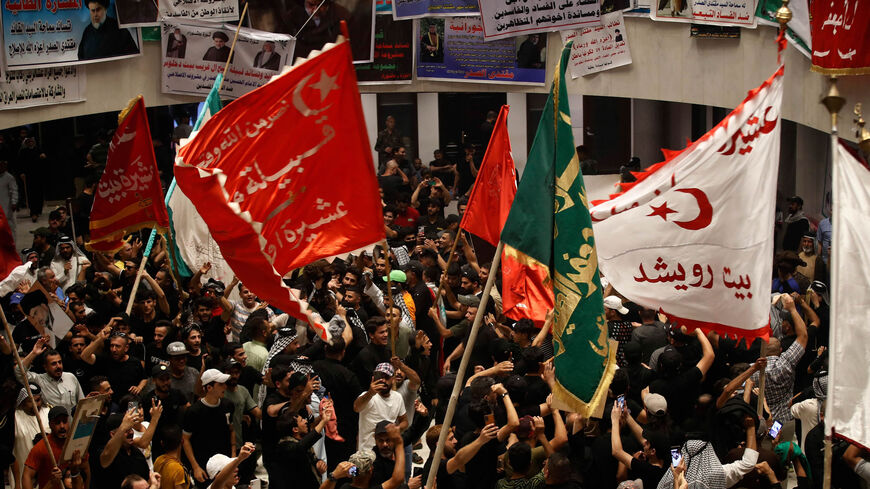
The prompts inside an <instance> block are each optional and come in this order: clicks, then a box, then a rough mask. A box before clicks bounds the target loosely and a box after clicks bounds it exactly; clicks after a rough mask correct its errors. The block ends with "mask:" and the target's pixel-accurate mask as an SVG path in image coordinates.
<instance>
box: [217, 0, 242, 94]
mask: <svg viewBox="0 0 870 489" xmlns="http://www.w3.org/2000/svg"><path fill="white" fill-rule="evenodd" d="M247 13H248V2H245V8H243V9H242V15H240V16H239V25H237V26H236V35H235V36H233V43H232V45H230V55H229V56H228V57H227V62H226V64H225V65H224V71H223V75H222V76H221V84H220V85H218V92H220V91H221V88H222V87H223V86H224V80H226V79H227V70H229V69H230V63H231V62H232V61H233V51H235V50H236V41H238V40H239V31H241V30H242V22H244V21H245V14H247Z"/></svg>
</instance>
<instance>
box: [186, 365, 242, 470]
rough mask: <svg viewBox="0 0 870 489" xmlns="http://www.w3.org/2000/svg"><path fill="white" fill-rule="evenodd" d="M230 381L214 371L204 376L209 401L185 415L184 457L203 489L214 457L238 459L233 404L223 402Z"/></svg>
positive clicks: (203, 382)
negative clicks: (225, 456)
mask: <svg viewBox="0 0 870 489" xmlns="http://www.w3.org/2000/svg"><path fill="white" fill-rule="evenodd" d="M229 378H230V376H229V375H227V374H224V373H221V372H220V371H219V370H217V369H213V368H212V369H208V370H206V371H205V372H203V373H202V388H203V390H204V391H205V397H203V398H202V399H200V400H199V401H197V402H195V403H194V404H193V405H192V406H190V407H189V408H188V409H187V412H186V413H185V414H184V433H183V446H184V454H185V456H187V460H188V461H189V462H190V465H191V468H192V469H193V478H194V479H196V481H197V483H198V486H201V487H206V486H207V484H205V483H206V480H207V478H208V475H207V474H206V472H205V466H206V464H207V463H208V459H209V458H210V457H211V456H212V455H214V454H216V453H221V454H224V455H227V456H229V457H235V456H236V436H235V432H233V428H232V425H231V424H230V419H231V417H232V414H233V403H231V402H230V401H228V400H226V399H224V398H223V397H224V392H226V390H227V385H226V381H227V380H229Z"/></svg>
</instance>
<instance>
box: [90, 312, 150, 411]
mask: <svg viewBox="0 0 870 489" xmlns="http://www.w3.org/2000/svg"><path fill="white" fill-rule="evenodd" d="M115 321H116V318H112V321H110V322H109V325H108V326H106V327H105V328H103V330H102V331H100V334H98V335H97V337H96V338H95V339H94V341H92V342H91V344H90V345H88V346H87V347H86V348H85V350H84V351H83V352H82V360H84V361H85V363H87V364H89V365H94V368H95V370H96V371H97V372H101V373H104V374H106V377H108V378H109V382H110V383H111V384H112V387H113V388H114V389H115V394H114V398H113V400H114V401H115V402H117V401H118V400H119V399H120V398H121V396H123V395H125V394H127V393H130V394H133V395H134V396H138V395H139V394H140V393H141V392H142V389H144V388H145V385H146V384H147V383H148V378H147V377H146V376H145V368H144V367H143V366H142V361H141V360H139V359H138V358H135V357H133V356H131V355H130V354H129V353H128V350H129V349H130V338H129V336H127V335H126V334H124V333H122V332H120V331H116V332H114V333H113V332H112V326H113V325H114V323H115ZM106 339H109V354H108V355H101V356H100V357H99V358H98V357H97V355H96V353H97V351H98V350H99V349H101V348H102V346H103V345H104V344H105V342H106Z"/></svg>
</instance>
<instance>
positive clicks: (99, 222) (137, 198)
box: [85, 95, 169, 253]
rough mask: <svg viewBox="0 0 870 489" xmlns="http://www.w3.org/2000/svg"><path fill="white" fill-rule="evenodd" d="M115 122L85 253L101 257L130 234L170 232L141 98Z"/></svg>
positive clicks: (96, 196) (96, 193)
mask: <svg viewBox="0 0 870 489" xmlns="http://www.w3.org/2000/svg"><path fill="white" fill-rule="evenodd" d="M118 119H119V121H118V129H116V130H115V134H114V136H112V141H111V142H110V143H109V153H108V156H107V159H106V169H105V170H104V171H103V176H102V177H100V182H99V183H98V184H97V190H96V192H95V194H94V204H93V206H92V207H91V215H90V234H91V240H90V241H89V242H87V243H85V246H86V247H87V249H89V250H91V251H98V252H103V253H114V252H115V251H118V250H119V249H121V247H122V246H124V241H122V239H123V238H124V236H126V235H127V234H130V233H132V232H133V231H137V230H139V229H142V228H151V227H156V228H158V229H160V230H164V231H165V230H166V228H167V227H168V226H169V215H168V214H167V213H166V205H165V204H164V203H163V190H162V189H161V187H160V176H159V174H158V172H157V161H156V160H155V159H154V145H153V144H152V141H151V129H150V128H149V127H148V116H147V114H146V113H145V100H144V99H143V98H142V96H141V95H140V96H138V97H136V98H135V99H133V100H132V101H131V102H130V104H129V105H128V106H127V108H126V109H124V110H123V111H122V112H121V114H120V115H119V116H118Z"/></svg>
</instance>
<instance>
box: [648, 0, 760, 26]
mask: <svg viewBox="0 0 870 489" xmlns="http://www.w3.org/2000/svg"><path fill="white" fill-rule="evenodd" d="M650 18H652V19H653V20H661V21H667V22H686V23H690V24H708V25H723V26H735V27H751V28H755V26H756V25H757V20H756V18H755V0H654V2H653V4H652V5H651V7H650Z"/></svg>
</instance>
